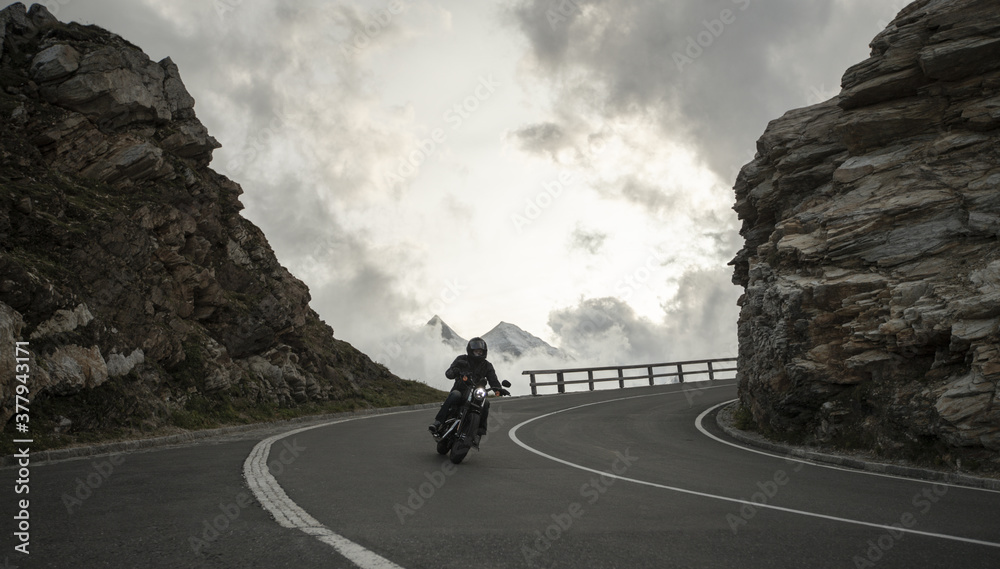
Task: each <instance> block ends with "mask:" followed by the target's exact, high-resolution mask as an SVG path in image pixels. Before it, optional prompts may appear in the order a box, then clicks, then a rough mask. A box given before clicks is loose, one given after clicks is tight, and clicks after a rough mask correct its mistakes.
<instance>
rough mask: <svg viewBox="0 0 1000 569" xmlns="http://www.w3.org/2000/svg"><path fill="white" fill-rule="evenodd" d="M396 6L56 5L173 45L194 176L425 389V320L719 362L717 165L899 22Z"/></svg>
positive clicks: (725, 306)
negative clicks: (229, 194) (227, 198)
mask: <svg viewBox="0 0 1000 569" xmlns="http://www.w3.org/2000/svg"><path fill="white" fill-rule="evenodd" d="M400 1H401V4H399V6H402V9H400V10H396V11H391V10H390V6H393V5H396V4H394V3H392V2H390V1H388V0H367V1H362V0H357V1H355V0H340V1H331V2H327V1H320V0H307V1H303V2H296V3H291V4H290V3H281V2H276V1H258V2H238V1H228V0H218V1H214V2H204V1H201V0H178V1H176V2H170V3H164V2H155V1H153V0H144V1H143V2H127V1H126V0H90V1H88V2H71V3H67V4H65V5H64V6H63V5H60V9H59V13H58V14H57V15H58V16H59V17H60V18H62V19H77V20H81V21H85V22H88V23H96V24H98V25H100V26H102V27H106V28H109V29H111V30H112V31H114V32H116V33H118V34H120V35H122V36H123V37H125V38H126V39H128V40H130V41H132V42H133V43H136V44H137V45H140V46H142V47H143V49H144V50H145V51H146V52H147V53H149V54H150V55H151V57H153V58H154V59H159V58H162V57H165V56H168V55H169V56H171V57H172V58H173V59H174V61H175V62H176V63H177V64H178V66H179V68H180V71H181V76H182V78H183V80H184V82H185V84H186V85H187V87H188V89H189V90H190V91H191V93H192V95H193V96H194V98H195V99H196V101H197V105H196V111H197V113H198V116H199V118H200V119H201V120H202V121H203V122H204V123H205V124H206V126H207V127H208V128H209V131H210V132H211V133H212V134H213V135H214V136H215V137H216V138H217V139H218V140H219V141H220V142H221V143H222V144H223V147H222V148H221V149H219V150H217V151H216V153H215V160H214V162H213V167H214V168H215V169H217V170H219V171H220V172H222V173H224V174H227V175H229V176H230V177H232V178H233V179H234V180H235V181H237V182H238V183H240V184H241V185H242V186H243V188H244V191H245V193H244V195H243V198H242V199H243V201H244V203H245V204H246V215H247V217H249V218H250V219H251V220H252V221H254V222H255V223H256V224H257V225H259V226H260V227H261V229H263V231H264V232H265V234H266V235H267V237H268V240H269V242H270V243H271V245H272V246H273V248H274V249H275V251H276V253H277V254H278V258H279V260H280V261H281V262H282V263H283V264H285V265H286V266H287V267H288V268H289V269H290V270H291V271H292V272H293V273H294V274H296V275H298V276H300V277H301V278H303V280H305V282H306V283H307V284H308V285H309V286H310V289H311V291H312V295H313V299H314V300H313V306H314V308H315V309H316V310H317V311H318V312H319V313H320V315H321V316H322V317H323V318H324V319H325V320H327V321H328V323H330V324H331V326H333V328H334V329H335V331H336V333H337V335H338V337H341V338H343V339H346V340H348V341H350V342H352V343H354V344H355V345H357V346H358V347H360V348H361V349H363V350H365V351H366V352H368V353H369V354H371V355H373V356H375V357H376V358H377V359H378V357H379V356H380V354H381V355H382V356H384V358H387V360H388V361H387V362H386V363H388V365H389V367H390V369H392V370H393V371H395V372H397V373H398V374H400V375H403V376H407V377H412V378H417V379H426V380H428V381H429V382H431V383H432V384H434V382H435V381H438V380H439V379H440V378H439V377H438V376H440V374H441V373H443V368H442V366H447V364H448V363H450V358H451V357H453V355H454V354H451V353H450V351H449V350H448V349H446V348H445V349H442V348H441V347H440V346H438V345H437V344H436V342H434V341H433V339H428V338H427V337H426V334H424V331H423V330H422V328H421V326H422V325H423V323H424V322H426V321H427V320H429V319H430V318H431V316H433V315H434V314H435V313H440V315H441V316H442V317H443V318H444V319H445V321H447V322H448V323H449V324H452V325H453V326H455V327H456V328H459V329H461V330H464V331H475V330H479V331H481V332H484V331H486V330H488V329H490V328H491V327H493V326H494V325H495V324H496V323H497V322H499V321H500V320H505V321H509V322H514V323H516V324H517V325H519V326H521V327H522V328H524V329H527V330H529V331H530V332H532V333H534V334H536V335H538V336H540V337H542V338H544V339H546V340H549V341H550V342H552V343H555V344H560V343H561V344H563V347H566V348H568V349H573V350H578V351H580V352H581V353H583V352H586V353H588V354H590V355H595V356H596V355H599V356H600V357H599V358H597V357H595V358H594V359H595V361H594V362H593V363H603V362H598V361H596V360H598V359H600V360H603V361H606V362H607V363H614V362H619V363H635V360H643V361H645V360H649V361H652V360H664V359H669V358H679V359H687V358H697V357H711V356H717V355H727V354H729V353H734V352H735V349H732V350H730V348H731V347H732V346H731V344H732V343H733V342H734V341H735V340H732V341H730V339H729V338H735V323H736V312H737V307H736V305H735V300H736V298H737V296H738V292H739V291H738V289H737V288H736V287H735V286H733V285H731V284H730V282H729V275H730V271H729V269H728V267H726V263H727V262H728V260H729V259H730V258H731V257H732V256H733V254H735V251H736V250H737V249H738V247H739V238H738V235H736V231H737V222H736V219H735V214H734V213H733V212H732V211H731V209H730V208H731V205H732V203H733V199H734V198H733V196H732V193H731V190H730V186H731V185H732V182H733V180H734V178H735V172H736V169H737V168H738V167H739V166H740V165H742V164H743V163H745V162H747V161H749V159H751V158H752V154H753V149H754V144H755V141H756V139H757V138H758V137H759V136H760V134H761V133H762V132H763V129H764V126H765V125H766V123H767V122H768V121H769V120H771V119H774V118H776V117H778V116H780V115H781V114H782V113H784V112H785V111H786V110H788V109H790V108H793V107H796V106H801V105H803V104H806V103H807V102H814V101H810V100H809V99H810V98H815V97H817V96H822V94H825V93H828V92H830V90H831V89H832V87H831V86H835V85H837V84H839V78H840V74H841V73H842V72H843V71H844V69H846V67H847V66H849V65H851V64H853V63H856V62H857V61H860V60H861V59H863V58H864V57H865V54H866V52H867V49H866V48H865V45H866V44H867V42H868V41H869V40H870V39H871V37H873V36H874V34H875V33H876V32H877V31H878V30H877V29H876V26H877V22H878V20H879V19H886V20H888V19H891V17H892V16H893V15H894V13H892V10H888V9H887V6H884V5H882V4H880V3H877V2H876V3H871V2H865V1H862V0H837V1H836V2H829V3H811V2H800V1H798V0H773V1H768V2H758V1H757V0H720V1H717V2H701V1H699V0H685V1H683V2H642V3H636V2H631V1H630V0H566V2H552V1H551V0H526V1H521V2H519V3H517V4H515V5H513V6H511V5H509V4H502V3H501V4H498V3H481V2H440V1H434V0H410V1H405V2H403V1H402V0H400ZM220 6H221V7H222V8H224V9H217V8H219V7H220ZM554 6H564V7H566V9H565V10H564V12H565V13H558V12H557V13H556V16H557V17H552V14H551V13H550V11H551V10H552V8H553V7H554ZM723 10H729V11H730V12H731V13H730V14H729V15H727V14H725V13H724V12H723ZM887 12H888V13H887ZM716 21H718V23H716ZM859 22H860V23H861V24H859ZM865 22H870V25H868V24H865ZM720 26H721V27H720ZM705 34H708V35H705ZM699 36H700V39H701V40H702V41H701V44H698V41H699ZM691 41H694V42H695V45H697V46H698V48H699V49H695V48H691V49H692V51H691V54H688V53H687V51H686V50H687V48H688V47H689V46H690V45H691V44H690V42H691ZM702 44H703V45H702ZM696 52H697V55H696V56H695V57H691V62H690V64H685V65H683V66H682V69H679V68H678V63H677V61H678V60H677V58H675V57H673V55H674V54H681V55H684V56H690V55H694V54H695V53H696ZM487 86H488V87H487ZM817 93H819V94H820V95H817ZM389 174H393V175H394V176H397V177H398V178H402V180H401V181H400V180H397V179H396V178H393V177H391V176H389ZM553 184H558V185H557V186H556V185H553ZM518 216H521V217H522V218H525V219H528V221H529V223H527V224H518V222H517V219H518ZM550 313H551V314H550ZM591 317H593V318H596V319H597V321H598V322H601V323H602V324H601V327H600V328H599V329H595V330H593V331H590V330H588V328H587V322H590V321H591V320H590V318H591ZM550 326H551V327H550ZM399 338H408V339H407V341H406V342H400V341H399ZM396 344H400V345H403V349H400V350H395V349H393V348H392V346H394V345H396ZM394 352H398V353H395V355H391V353H394ZM722 352H725V353H722ZM446 360H447V361H446ZM639 363H642V362H639ZM522 364H523V365H529V362H522ZM539 365H541V363H539ZM509 371H510V374H512V375H516V373H517V370H509ZM435 378H436V379H435Z"/></svg>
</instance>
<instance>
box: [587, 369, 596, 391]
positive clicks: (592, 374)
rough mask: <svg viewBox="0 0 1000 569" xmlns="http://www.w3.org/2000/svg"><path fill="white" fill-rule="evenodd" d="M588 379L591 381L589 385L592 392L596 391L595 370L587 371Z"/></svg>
mask: <svg viewBox="0 0 1000 569" xmlns="http://www.w3.org/2000/svg"><path fill="white" fill-rule="evenodd" d="M587 379H588V380H590V383H589V385H590V390H591V391H593V390H594V370H592V369H589V370H587Z"/></svg>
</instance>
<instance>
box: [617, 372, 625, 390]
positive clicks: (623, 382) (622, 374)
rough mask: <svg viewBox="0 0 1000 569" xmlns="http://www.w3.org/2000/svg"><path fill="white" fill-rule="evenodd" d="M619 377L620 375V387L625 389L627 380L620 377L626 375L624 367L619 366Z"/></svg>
mask: <svg viewBox="0 0 1000 569" xmlns="http://www.w3.org/2000/svg"><path fill="white" fill-rule="evenodd" d="M618 377H619V379H618V388H619V389H625V380H624V379H620V378H622V377H625V372H624V371H623V370H622V368H618Z"/></svg>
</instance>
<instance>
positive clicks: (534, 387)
mask: <svg viewBox="0 0 1000 569" xmlns="http://www.w3.org/2000/svg"><path fill="white" fill-rule="evenodd" d="M530 375H531V381H530V385H531V394H532V395H538V386H537V385H535V374H533V373H532V374H530Z"/></svg>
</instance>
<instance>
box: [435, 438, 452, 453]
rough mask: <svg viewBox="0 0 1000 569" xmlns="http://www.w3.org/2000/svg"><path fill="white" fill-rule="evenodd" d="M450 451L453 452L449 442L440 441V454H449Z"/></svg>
mask: <svg viewBox="0 0 1000 569" xmlns="http://www.w3.org/2000/svg"><path fill="white" fill-rule="evenodd" d="M449 450H451V445H450V444H448V441H438V444H437V451H438V454H448V451H449Z"/></svg>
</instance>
